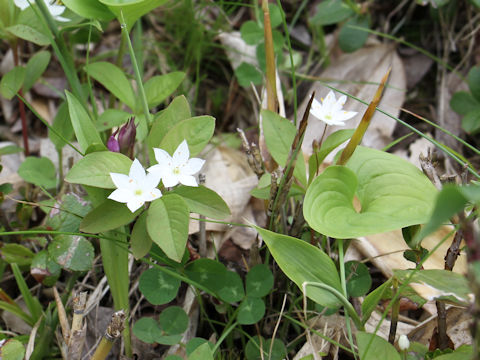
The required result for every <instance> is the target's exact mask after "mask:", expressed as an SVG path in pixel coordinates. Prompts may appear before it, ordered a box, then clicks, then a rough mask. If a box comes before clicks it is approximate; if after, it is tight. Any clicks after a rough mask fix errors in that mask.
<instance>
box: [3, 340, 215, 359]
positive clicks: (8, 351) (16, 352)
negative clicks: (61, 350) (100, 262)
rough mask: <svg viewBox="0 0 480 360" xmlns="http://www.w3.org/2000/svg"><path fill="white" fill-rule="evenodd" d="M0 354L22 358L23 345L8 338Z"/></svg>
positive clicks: (7, 357) (12, 357)
mask: <svg viewBox="0 0 480 360" xmlns="http://www.w3.org/2000/svg"><path fill="white" fill-rule="evenodd" d="M1 355H2V358H3V359H5V360H23V358H24V356H25V347H24V346H23V344H22V343H21V342H20V341H18V340H15V339H8V340H6V341H5V342H4V343H2V348H1ZM212 359H213V358H212Z"/></svg>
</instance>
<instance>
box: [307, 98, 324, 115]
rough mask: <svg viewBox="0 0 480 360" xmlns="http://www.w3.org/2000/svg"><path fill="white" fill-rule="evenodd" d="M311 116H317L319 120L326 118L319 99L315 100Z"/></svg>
mask: <svg viewBox="0 0 480 360" xmlns="http://www.w3.org/2000/svg"><path fill="white" fill-rule="evenodd" d="M310 114H312V115H313V116H315V117H316V118H317V119H322V118H323V116H324V111H323V107H322V104H321V103H320V101H318V100H317V99H313V102H312V107H311V108H310Z"/></svg>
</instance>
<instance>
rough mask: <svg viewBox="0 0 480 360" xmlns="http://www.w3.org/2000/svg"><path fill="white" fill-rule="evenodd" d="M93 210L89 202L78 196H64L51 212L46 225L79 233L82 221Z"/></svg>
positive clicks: (57, 229)
mask: <svg viewBox="0 0 480 360" xmlns="http://www.w3.org/2000/svg"><path fill="white" fill-rule="evenodd" d="M91 210H92V206H91V205H90V203H89V202H87V201H85V200H83V199H82V198H80V197H79V196H78V195H76V194H73V193H70V194H65V195H63V196H62V197H61V198H60V199H59V200H57V202H56V203H55V205H54V206H53V208H52V209H51V210H50V211H49V213H48V216H47V218H46V222H45V225H46V226H48V227H50V228H52V229H54V230H56V231H65V232H79V231H80V223H81V221H82V219H83V218H84V217H85V215H87V214H88V213H89V212H90V211H91Z"/></svg>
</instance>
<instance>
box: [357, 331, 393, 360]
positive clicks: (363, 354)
mask: <svg viewBox="0 0 480 360" xmlns="http://www.w3.org/2000/svg"><path fill="white" fill-rule="evenodd" d="M357 344H358V352H359V353H360V360H378V359H388V360H401V359H400V355H399V354H398V352H397V350H395V348H394V347H393V345H392V344H390V343H389V342H388V341H387V340H384V339H382V338H381V337H380V336H377V335H375V334H369V333H366V332H363V331H358V332H357ZM367 350H368V351H367Z"/></svg>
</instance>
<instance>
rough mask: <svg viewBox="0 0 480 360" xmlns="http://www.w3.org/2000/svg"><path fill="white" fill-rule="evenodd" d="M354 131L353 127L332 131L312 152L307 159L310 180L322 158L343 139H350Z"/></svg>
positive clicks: (343, 140) (313, 176) (342, 141)
mask: <svg viewBox="0 0 480 360" xmlns="http://www.w3.org/2000/svg"><path fill="white" fill-rule="evenodd" d="M354 132H355V129H343V130H338V131H335V132H334V133H332V134H331V135H330V136H329V137H327V138H326V139H325V141H324V142H323V143H322V146H321V147H320V149H319V150H318V151H317V152H316V153H314V154H312V156H310V158H309V159H308V173H309V175H308V179H309V181H310V182H311V181H312V180H313V179H314V178H315V173H316V172H317V170H318V168H319V167H320V165H321V164H322V163H323V160H325V158H326V157H327V155H328V154H330V153H331V152H332V151H333V150H335V149H336V148H337V147H338V146H340V145H341V144H343V143H344V142H345V141H347V140H348V139H350V138H351V137H352V135H353V133H354Z"/></svg>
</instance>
